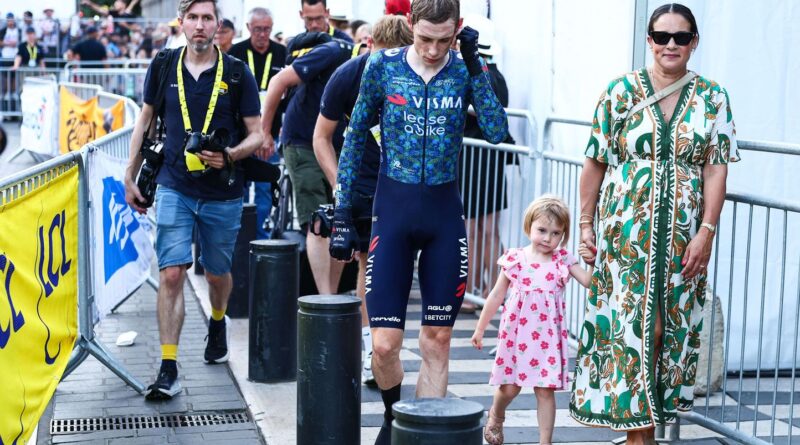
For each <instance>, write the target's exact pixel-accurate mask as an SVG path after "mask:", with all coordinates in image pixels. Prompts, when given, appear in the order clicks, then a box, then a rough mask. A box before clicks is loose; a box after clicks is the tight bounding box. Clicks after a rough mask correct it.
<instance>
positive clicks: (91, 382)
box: [37, 284, 264, 445]
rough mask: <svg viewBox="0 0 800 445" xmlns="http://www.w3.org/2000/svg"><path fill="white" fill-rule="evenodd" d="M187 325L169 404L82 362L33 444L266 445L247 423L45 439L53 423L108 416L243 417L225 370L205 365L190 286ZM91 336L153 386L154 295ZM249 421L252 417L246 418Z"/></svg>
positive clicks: (156, 357) (201, 322) (142, 293)
mask: <svg viewBox="0 0 800 445" xmlns="http://www.w3.org/2000/svg"><path fill="white" fill-rule="evenodd" d="M184 294H185V298H186V321H185V323H184V326H183V331H182V333H181V343H180V346H179V350H178V372H179V378H180V381H181V385H182V386H183V388H184V391H183V393H181V394H180V395H178V396H176V397H175V398H173V399H172V400H171V401H168V402H146V401H145V400H144V397H143V396H141V395H139V394H137V393H136V392H135V391H133V390H132V389H131V388H129V387H128V386H127V385H126V384H125V383H124V382H123V381H122V380H120V379H119V378H118V377H117V376H116V375H115V374H113V373H112V372H111V371H110V370H108V369H107V368H106V367H104V366H103V365H101V364H100V363H99V362H98V361H97V360H95V359H94V358H93V357H89V358H87V359H86V360H85V361H84V362H83V363H82V364H81V365H80V366H79V367H78V368H77V369H76V370H75V372H73V373H72V375H70V376H69V377H67V378H66V379H65V380H64V381H63V382H61V384H59V385H58V388H57V389H56V393H55V395H54V397H53V399H52V401H51V403H50V406H49V407H48V410H47V411H46V412H45V414H44V415H43V416H42V419H41V420H40V422H39V435H38V440H37V444H39V445H44V444H61V443H81V444H92V445H94V444H98V445H99V444H103V445H111V444H114V445H116V444H163V443H184V444H197V443H202V442H206V443H214V444H236V445H260V444H263V443H264V441H263V440H262V438H261V435H260V433H259V430H258V428H257V427H256V425H255V423H254V422H253V421H252V420H248V421H247V422H245V423H236V424H228V425H205V426H179V427H161V428H138V429H128V430H106V431H96V432H90V433H82V434H53V435H50V434H49V425H50V420H51V419H59V420H61V419H74V418H88V417H91V418H100V417H111V416H158V415H171V414H183V415H194V414H203V413H211V414H221V413H238V412H246V410H247V404H246V403H245V401H244V399H243V398H242V395H241V393H240V391H239V389H238V387H237V386H236V383H235V382H234V380H233V378H232V376H231V373H230V370H229V368H228V365H213V366H212V365H206V364H205V363H203V351H204V348H205V341H204V338H205V335H206V330H207V329H206V321H205V318H204V316H203V315H201V314H202V312H201V308H200V305H199V303H198V301H197V298H196V297H195V294H194V292H193V291H192V289H191V287H190V286H188V284H187V286H186V288H185V289H184ZM129 330H134V331H137V332H138V334H139V335H138V337H137V338H136V343H135V344H134V345H133V346H130V347H117V346H116V345H115V344H114V343H115V341H116V338H117V336H118V335H119V334H120V333H122V332H125V331H129ZM95 332H96V333H97V336H98V338H99V340H100V341H101V343H102V344H103V345H105V346H106V347H107V348H108V350H109V351H110V352H111V354H112V355H113V356H114V357H115V358H116V359H118V360H119V361H120V362H122V363H123V364H124V365H125V367H126V368H127V370H128V371H130V372H131V373H132V374H133V375H135V376H136V377H137V378H138V379H140V380H141V381H142V382H143V383H144V384H145V385H149V384H150V383H152V381H153V379H154V378H155V375H156V372H157V370H158V366H159V363H160V357H161V353H160V348H159V341H158V328H157V325H156V313H155V291H153V290H152V288H150V287H149V286H147V285H145V286H143V287H142V288H140V289H139V290H138V291H137V292H136V293H135V294H134V295H133V296H132V297H131V298H130V299H129V300H128V301H126V302H125V303H124V304H122V305H121V306H120V307H119V308H118V310H117V312H116V313H114V314H111V315H109V316H108V317H107V318H105V319H104V320H103V321H101V322H100V323H99V324H98V325H97V327H96V330H95ZM248 418H249V415H248Z"/></svg>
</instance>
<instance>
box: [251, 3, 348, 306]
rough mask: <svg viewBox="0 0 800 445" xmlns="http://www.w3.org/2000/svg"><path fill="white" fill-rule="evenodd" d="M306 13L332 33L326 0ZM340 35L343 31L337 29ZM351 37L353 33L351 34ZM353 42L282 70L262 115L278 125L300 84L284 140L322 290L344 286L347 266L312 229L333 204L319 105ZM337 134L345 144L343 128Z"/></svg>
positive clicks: (312, 25)
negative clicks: (320, 144) (322, 162)
mask: <svg viewBox="0 0 800 445" xmlns="http://www.w3.org/2000/svg"><path fill="white" fill-rule="evenodd" d="M301 4H302V10H301V11H300V17H302V18H303V20H304V21H305V23H306V30H307V31H309V32H329V29H330V28H329V25H328V10H327V9H326V7H325V2H324V1H323V0H303V1H302V3H301ZM331 33H332V34H333V35H334V36H338V35H343V36H345V37H346V34H337V32H336V31H333V32H331ZM348 40H349V37H348ZM351 45H352V43H349V42H343V41H342V40H340V39H338V38H337V39H334V40H333V41H331V42H328V43H325V44H322V45H317V46H316V47H314V48H313V49H311V51H310V52H308V53H306V54H304V55H302V56H301V57H299V58H297V59H295V60H294V62H293V63H292V64H291V65H289V66H288V67H286V68H285V69H284V70H283V71H281V72H280V73H278V75H276V76H275V77H274V78H273V79H272V81H270V84H269V88H268V89H267V98H266V101H265V103H264V107H263V110H262V111H263V112H262V114H261V127H262V128H263V129H264V131H265V133H266V132H267V130H268V129H269V128H272V126H273V122H274V120H275V115H276V114H277V109H278V105H279V103H280V100H281V97H283V94H284V93H285V92H286V91H287V90H289V88H292V87H297V88H296V89H295V91H294V93H293V94H292V97H291V99H290V100H289V104H288V105H287V107H286V115H285V119H284V121H283V129H282V131H281V142H282V143H283V157H284V160H285V161H286V167H287V169H288V170H289V177H290V178H291V180H292V184H293V186H294V191H295V202H296V205H297V207H296V210H297V215H298V219H299V221H300V225H301V227H302V229H303V231H304V232H306V248H307V249H308V262H309V266H310V267H311V272H312V274H313V275H314V283H315V284H316V285H317V290H318V291H319V293H321V294H334V293H336V291H337V290H338V287H339V278H340V277H341V276H342V269H343V265H342V264H341V263H339V262H338V261H334V260H333V259H331V257H330V255H328V254H327V251H328V241H329V240H328V239H327V238H323V237H321V236H317V235H314V234H313V233H312V232H311V231H310V230H308V222H309V220H310V219H311V214H312V213H314V211H316V210H317V209H318V208H319V206H320V205H321V204H328V203H332V202H333V197H332V190H331V188H330V185H329V184H328V182H327V181H326V180H325V175H324V174H323V173H322V170H321V169H320V167H319V163H318V162H317V158H316V157H315V156H314V148H313V145H312V141H313V138H314V125H315V124H316V122H317V116H318V115H319V104H320V100H321V99H322V92H323V91H324V90H325V85H326V84H327V83H328V79H330V77H331V75H332V74H333V72H334V71H335V70H336V68H338V67H339V66H340V65H341V64H342V63H344V62H346V61H347V60H349V59H350V57H351V56H352V51H351V50H346V49H345V48H351V49H352V46H351ZM343 131H344V125H342V127H341V131H337V132H336V137H337V138H338V140H339V142H338V143H337V142H336V141H334V144H335V145H336V146H341V144H342V142H341V141H342V132H343ZM274 145H275V142H274V139H273V137H272V135H271V134H265V135H264V147H263V148H265V149H267V150H273V149H274Z"/></svg>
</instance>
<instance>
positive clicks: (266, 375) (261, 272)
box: [248, 240, 299, 383]
mask: <svg viewBox="0 0 800 445" xmlns="http://www.w3.org/2000/svg"><path fill="white" fill-rule="evenodd" d="M298 268H299V255H298V251H297V243H295V242H291V241H285V240H258V241H253V242H251V243H250V349H249V355H248V358H249V363H248V378H249V379H250V380H252V381H254V382H262V383H265V382H282V381H290V380H294V379H295V378H296V377H297V361H296V358H297V315H296V314H297V286H298V283H297V277H298Z"/></svg>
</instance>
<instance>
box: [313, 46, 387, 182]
mask: <svg viewBox="0 0 800 445" xmlns="http://www.w3.org/2000/svg"><path fill="white" fill-rule="evenodd" d="M368 59H369V53H367V54H362V55H360V56H358V57H356V58H355V59H350V60H349V61H347V62H345V63H344V64H343V65H342V66H340V67H339V68H337V69H336V71H335V72H334V73H333V76H331V78H330V80H329V81H328V84H327V85H326V86H325V92H324V93H322V101H321V102H320V108H319V113H320V114H321V115H323V116H324V117H326V118H327V119H330V120H332V121H339V123H340V124H342V123H343V124H344V125H345V126H346V125H347V124H348V123H349V122H350V114H351V113H352V112H353V108H355V106H356V99H358V90H359V87H360V86H361V75H362V74H363V73H364V67H365V66H367V60H368ZM379 123H380V122H379V118H378V116H375V118H374V120H373V122H372V127H373V128H374V126H375V125H379ZM340 127H341V125H340ZM336 132H337V134H336V135H335V136H334V138H333V141H334V147H335V148H336V151H337V152H339V151H341V149H342V141H343V135H342V133H341V131H340V128H337V130H336ZM337 141H338V143H337ZM365 148H366V149H365V150H364V157H363V158H361V166H360V167H359V170H358V180H357V181H356V183H355V184H353V190H356V191H358V192H359V193H361V194H364V195H368V196H371V195H374V194H375V185H376V183H377V181H378V169H379V168H380V166H381V148H380V147H379V146H378V143H377V142H376V141H375V137H374V136H373V135H372V134H370V135H368V136H367V141H366V144H365Z"/></svg>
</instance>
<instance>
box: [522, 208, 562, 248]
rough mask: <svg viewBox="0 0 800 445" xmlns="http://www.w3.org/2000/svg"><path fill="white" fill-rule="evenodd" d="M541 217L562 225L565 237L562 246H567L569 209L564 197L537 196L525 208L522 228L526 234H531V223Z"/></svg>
mask: <svg viewBox="0 0 800 445" xmlns="http://www.w3.org/2000/svg"><path fill="white" fill-rule="evenodd" d="M540 218H548V219H549V220H550V221H551V222H554V223H556V224H558V225H560V226H561V227H562V229H563V230H564V239H563V240H562V241H561V246H562V247H563V246H566V245H567V241H569V228H570V225H569V209H568V208H567V204H566V203H565V202H564V200H563V199H561V198H559V197H558V196H555V195H542V196H540V197H538V198H536V199H535V200H534V201H533V202H532V203H530V204H529V205H528V208H527V209H525V216H524V217H523V219H522V230H524V231H525V235H527V236H530V235H531V224H533V222H534V221H536V220H537V219H540Z"/></svg>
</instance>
